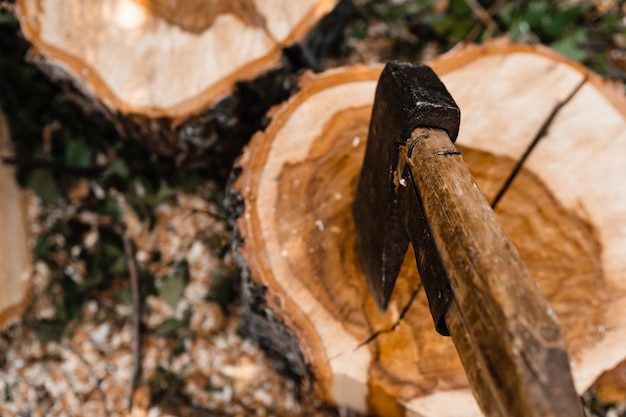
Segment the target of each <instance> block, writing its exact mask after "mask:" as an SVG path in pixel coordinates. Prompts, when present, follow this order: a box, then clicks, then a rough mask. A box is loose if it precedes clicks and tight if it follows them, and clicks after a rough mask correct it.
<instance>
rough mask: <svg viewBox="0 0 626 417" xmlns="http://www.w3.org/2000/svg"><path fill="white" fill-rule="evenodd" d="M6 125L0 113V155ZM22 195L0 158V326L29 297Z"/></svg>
mask: <svg viewBox="0 0 626 417" xmlns="http://www.w3.org/2000/svg"><path fill="white" fill-rule="evenodd" d="M10 142H11V141H10V138H9V126H8V123H7V121H6V119H5V117H4V115H3V114H2V113H0V156H1V155H4V154H6V153H7V152H8V148H9V147H10V146H11V144H10ZM24 206H25V203H24V198H23V195H22V192H21V191H20V189H19V188H18V186H17V183H16V181H15V170H14V169H13V168H12V167H9V166H7V165H4V164H3V163H2V162H1V159H0V231H1V233H0V288H2V291H0V329H3V328H5V327H6V326H7V325H8V324H10V323H11V322H12V321H13V320H15V319H17V318H19V316H20V315H21V314H22V312H23V311H24V309H25V308H26V305H27V304H28V301H29V299H30V290H31V282H30V280H29V279H28V271H29V270H30V267H31V257H30V249H29V247H28V235H27V229H26V216H25V213H24Z"/></svg>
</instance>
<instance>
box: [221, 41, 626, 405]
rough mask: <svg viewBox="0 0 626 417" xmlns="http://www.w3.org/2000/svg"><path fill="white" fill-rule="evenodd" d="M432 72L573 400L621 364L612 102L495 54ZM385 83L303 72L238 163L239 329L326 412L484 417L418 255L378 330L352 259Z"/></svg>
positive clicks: (618, 178)
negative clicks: (551, 331)
mask: <svg viewBox="0 0 626 417" xmlns="http://www.w3.org/2000/svg"><path fill="white" fill-rule="evenodd" d="M430 65H431V66H432V67H433V69H434V70H435V72H437V73H438V75H439V76H440V77H441V78H442V80H443V81H444V83H445V84H446V86H447V88H448V90H449V91H450V93H451V94H452V96H453V97H454V98H455V100H456V102H457V104H458V105H459V107H460V108H461V114H462V120H461V131H460V134H459V137H458V140H457V145H458V147H459V149H460V150H461V152H462V154H463V157H464V159H465V161H466V162H467V164H468V166H469V168H470V171H471V172H472V174H473V175H474V177H475V180H476V182H477V183H478V185H479V187H480V189H481V191H482V192H483V193H484V195H485V196H486V197H487V199H488V201H490V202H492V203H493V206H494V208H495V211H496V213H497V215H498V217H499V219H500V221H501V222H502V223H503V225H504V227H505V229H506V231H507V233H508V234H509V235H510V236H511V238H512V240H513V242H514V243H515V244H516V246H517V248H518V249H519V251H520V253H521V256H522V258H523V260H524V261H525V262H526V264H527V265H528V268H529V270H530V271H531V274H532V275H533V277H534V278H535V279H536V280H537V282H538V284H539V286H540V288H541V290H542V291H543V292H544V294H545V295H546V296H547V298H548V300H549V302H550V304H551V306H552V307H553V309H554V310H555V312H556V313H557V315H558V318H559V320H560V323H561V326H562V328H563V331H564V334H565V335H566V339H567V342H568V346H569V352H570V355H571V359H572V368H573V376H574V380H575V384H576V387H577V390H578V391H579V392H581V393H582V392H583V391H584V390H586V389H587V388H588V387H589V385H590V384H592V383H593V382H594V380H595V379H596V378H597V376H598V375H599V374H600V373H601V372H602V371H604V370H606V369H610V368H612V367H614V366H615V365H616V364H617V363H619V362H620V361H621V360H622V359H624V358H625V357H626V187H625V186H624V181H623V178H625V177H626V164H625V163H624V155H626V119H625V117H626V100H625V99H624V97H623V93H622V92H621V89H620V88H619V86H617V85H614V84H612V83H610V82H608V81H605V80H603V79H601V78H600V77H599V76H597V75H595V74H593V73H591V72H590V71H589V70H587V69H585V68H584V67H582V66H580V65H578V64H576V63H573V62H571V61H568V60H567V59H565V58H563V57H561V56H558V55H557V54H555V53H553V52H552V51H550V50H548V49H546V48H544V47H531V46H520V45H514V44H511V43H510V42H509V41H507V40H499V41H495V42H491V43H488V44H486V45H484V46H480V47H477V46H466V47H463V48H459V49H457V50H454V51H452V52H450V53H449V54H447V55H444V56H442V57H440V58H438V59H437V60H435V61H433V62H431V63H430ZM381 69H382V67H380V66H356V67H349V68H341V69H336V70H333V71H329V72H327V73H325V74H322V75H319V76H314V75H311V74H308V75H306V76H305V77H303V79H302V80H301V91H300V92H299V93H298V94H297V95H296V96H294V97H292V98H291V99H290V100H289V101H288V102H287V103H286V104H284V105H282V106H280V107H277V108H274V109H273V111H272V112H271V114H270V116H271V118H272V122H271V123H270V125H269V126H268V127H267V129H266V130H265V131H264V132H259V133H258V134H257V135H256V136H255V137H254V138H253V140H252V142H251V143H250V145H249V147H248V148H247V149H246V150H245V152H244V154H243V155H242V156H241V158H240V160H239V163H238V165H239V169H240V171H239V177H238V178H237V179H236V181H235V183H234V184H233V195H232V196H231V203H232V205H233V206H234V208H235V214H236V215H238V218H237V220H236V223H235V226H236V232H237V235H236V236H237V238H236V239H235V241H234V244H235V246H236V248H237V249H236V253H237V258H238V260H239V263H240V264H241V265H242V268H243V275H244V280H243V284H242V286H243V288H242V292H243V299H244V305H245V306H246V308H247V310H248V321H247V328H246V329H247V331H248V332H249V334H250V335H251V336H252V337H253V338H255V339H256V340H257V341H259V342H260V343H261V345H262V346H263V347H264V348H266V350H267V351H268V352H270V354H272V355H273V356H275V357H279V358H282V359H283V366H284V370H285V371H287V372H290V373H291V374H292V375H294V376H295V377H296V378H298V379H299V380H300V381H302V382H303V386H305V387H308V388H311V389H312V390H313V391H314V392H315V393H316V394H317V395H320V396H321V397H322V398H323V399H324V400H325V401H327V402H329V403H332V404H340V405H344V406H348V407H351V408H353V409H356V410H358V411H361V412H368V413H373V414H378V415H384V416H393V415H398V416H400V415H415V416H433V417H435V416H437V417H442V416H478V415H481V414H480V411H479V410H478V408H477V406H476V404H475V402H474V399H473V397H472V395H471V393H470V390H469V389H468V386H467V381H466V379H465V376H464V373H463V369H462V367H461V364H460V361H459V360H458V358H457V354H456V352H455V350H454V347H453V344H452V342H451V340H450V339H448V338H444V337H441V336H439V335H438V334H437V333H436V332H435V329H434V325H433V322H432V318H431V316H430V313H429V310H428V306H427V302H426V297H425V295H424V293H423V291H421V290H420V284H419V276H418V274H417V270H416V267H415V260H414V258H413V251H412V249H409V251H408V253H407V257H406V259H405V262H404V265H403V268H402V271H401V273H400V277H399V278H398V283H397V284H396V289H395V293H394V295H393V297H392V300H391V303H390V306H389V309H388V311H387V313H386V314H385V315H384V316H381V314H380V313H379V311H378V310H377V308H376V305H375V303H374V300H373V299H372V297H371V296H370V294H369V292H368V288H367V285H366V283H365V279H364V277H363V276H362V272H361V270H360V266H359V264H358V262H357V256H356V253H355V246H354V224H353V220H352V214H351V206H352V201H353V197H354V193H355V189H356V184H357V180H358V173H359V171H360V169H361V163H362V158H363V154H364V149H365V142H366V139H367V130H368V123H369V118H370V111H371V106H372V101H373V97H374V89H375V86H376V81H377V78H378V76H379V74H380V71H381ZM373 238H375V237H373Z"/></svg>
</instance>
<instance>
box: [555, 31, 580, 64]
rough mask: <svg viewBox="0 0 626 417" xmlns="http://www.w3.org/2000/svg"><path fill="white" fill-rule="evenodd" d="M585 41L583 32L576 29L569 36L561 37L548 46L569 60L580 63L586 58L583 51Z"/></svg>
mask: <svg viewBox="0 0 626 417" xmlns="http://www.w3.org/2000/svg"><path fill="white" fill-rule="evenodd" d="M586 40H587V34H586V32H585V30H584V29H578V30H576V31H575V32H574V33H573V34H572V35H571V36H566V37H563V38H561V39H559V40H558V41H556V42H553V43H552V44H551V45H550V46H551V47H552V48H554V49H556V50H557V51H558V52H560V53H561V54H563V55H565V56H567V57H569V58H572V59H575V60H577V61H582V60H584V59H585V58H586V56H587V52H586V51H585V49H583V45H584V43H585V41H586Z"/></svg>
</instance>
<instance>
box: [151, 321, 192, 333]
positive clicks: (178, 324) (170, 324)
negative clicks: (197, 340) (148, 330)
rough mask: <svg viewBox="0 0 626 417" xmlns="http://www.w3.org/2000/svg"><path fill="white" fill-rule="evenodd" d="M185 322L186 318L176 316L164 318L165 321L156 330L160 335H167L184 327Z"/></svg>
mask: <svg viewBox="0 0 626 417" xmlns="http://www.w3.org/2000/svg"><path fill="white" fill-rule="evenodd" d="M185 324H186V323H185V321H184V320H178V319H174V318H169V319H165V320H163V323H161V324H160V325H159V327H157V328H156V330H155V332H156V334H157V335H159V336H167V335H170V334H172V333H174V332H176V331H177V330H178V329H181V328H183V327H184V326H185Z"/></svg>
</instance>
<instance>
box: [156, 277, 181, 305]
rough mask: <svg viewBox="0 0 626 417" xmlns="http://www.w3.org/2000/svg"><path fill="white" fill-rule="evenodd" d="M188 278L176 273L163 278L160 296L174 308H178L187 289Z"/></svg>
mask: <svg viewBox="0 0 626 417" xmlns="http://www.w3.org/2000/svg"><path fill="white" fill-rule="evenodd" d="M185 284H186V279H185V277H184V276H182V275H174V276H171V277H168V278H166V279H165V280H163V283H162V284H161V287H160V288H159V296H160V297H161V298H162V299H164V300H165V301H166V302H167V303H168V304H169V305H170V306H172V308H176V305H178V302H179V301H180V298H181V297H182V296H183V291H184V290H185Z"/></svg>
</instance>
